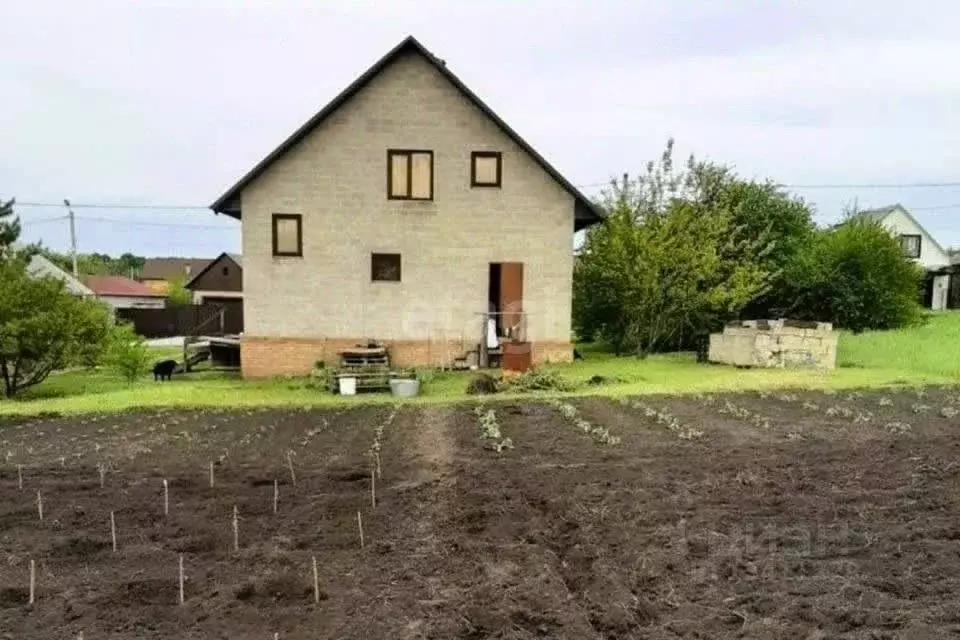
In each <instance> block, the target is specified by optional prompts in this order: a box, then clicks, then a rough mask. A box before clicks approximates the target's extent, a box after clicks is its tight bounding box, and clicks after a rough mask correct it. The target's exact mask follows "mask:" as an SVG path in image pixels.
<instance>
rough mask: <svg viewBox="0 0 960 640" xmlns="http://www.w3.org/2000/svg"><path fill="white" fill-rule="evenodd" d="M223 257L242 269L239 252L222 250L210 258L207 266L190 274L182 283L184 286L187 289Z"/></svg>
mask: <svg viewBox="0 0 960 640" xmlns="http://www.w3.org/2000/svg"><path fill="white" fill-rule="evenodd" d="M224 258H226V259H227V260H232V261H233V262H234V264H236V265H237V266H238V267H240V268H241V269H243V258H242V257H241V256H240V254H239V253H227V252H226V251H224V252H223V253H221V254H220V255H218V256H217V257H216V258H214V259H213V260H211V261H210V263H209V264H207V266H205V267H204V268H203V269H200V271H198V272H197V273H196V275H194V276H192V277H191V278H190V279H189V280H187V282H186V284H184V285H183V286H184V288H185V289H189V288H190V287H191V285H193V283H194V282H195V281H196V280H198V279H199V278H200V276H202V275H203V274H205V273H206V272H207V271H209V270H210V269H212V268H213V266H214V265H215V264H217V263H218V262H220V261H221V260H223V259H224Z"/></svg>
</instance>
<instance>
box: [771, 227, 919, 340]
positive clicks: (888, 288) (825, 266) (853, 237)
mask: <svg viewBox="0 0 960 640" xmlns="http://www.w3.org/2000/svg"><path fill="white" fill-rule="evenodd" d="M922 275H923V274H922V271H921V269H920V268H919V267H918V266H917V265H915V264H914V263H913V262H911V261H910V260H908V259H907V258H905V257H904V255H903V252H902V250H901V249H900V244H899V242H898V241H897V239H896V238H894V237H893V236H892V235H891V234H890V233H889V232H888V231H887V230H886V229H884V228H883V227H882V226H881V225H880V224H879V223H877V222H874V221H872V220H868V219H866V218H863V217H858V216H855V215H854V216H850V217H848V220H847V221H846V222H844V223H843V224H840V225H838V226H836V227H834V228H832V229H825V230H823V231H820V232H818V233H817V234H816V236H815V237H814V239H813V240H812V241H811V242H810V243H809V244H808V245H807V246H806V247H805V248H804V249H803V250H802V251H800V252H799V253H798V254H797V256H796V257H795V259H794V260H793V263H792V264H791V265H790V267H789V268H788V271H787V275H786V278H785V282H786V283H788V284H787V285H786V291H785V294H786V297H787V298H790V299H792V303H791V304H790V306H789V308H788V309H787V313H788V314H789V315H790V316H791V317H795V318H799V319H807V320H820V321H829V322H833V323H834V324H836V325H837V326H838V327H841V328H845V329H850V330H852V331H855V332H859V331H864V330H866V329H894V328H898V327H904V326H909V325H911V324H914V323H916V322H917V321H918V320H919V319H920V313H921V312H920V306H919V304H918V302H917V290H918V287H919V285H920V279H921V277H922Z"/></svg>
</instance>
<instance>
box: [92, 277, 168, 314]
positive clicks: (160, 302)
mask: <svg viewBox="0 0 960 640" xmlns="http://www.w3.org/2000/svg"><path fill="white" fill-rule="evenodd" d="M84 282H85V283H86V285H87V286H88V287H89V288H90V289H91V290H92V291H93V293H94V295H96V296H97V298H98V299H99V300H102V301H104V302H106V303H107V304H109V305H110V307H111V308H112V309H163V308H164V306H166V297H165V296H164V295H163V294H159V293H156V292H154V291H153V290H152V289H150V287H148V286H147V285H145V284H143V283H141V282H137V281H136V280H132V279H130V278H127V277H125V276H86V277H85V278H84Z"/></svg>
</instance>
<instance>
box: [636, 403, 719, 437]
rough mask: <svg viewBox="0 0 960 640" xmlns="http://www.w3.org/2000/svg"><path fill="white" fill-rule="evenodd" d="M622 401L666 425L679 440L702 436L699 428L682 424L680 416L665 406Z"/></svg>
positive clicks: (658, 422)
mask: <svg viewBox="0 0 960 640" xmlns="http://www.w3.org/2000/svg"><path fill="white" fill-rule="evenodd" d="M623 402H624V403H625V404H626V405H627V406H629V407H632V408H634V409H636V410H637V411H641V412H642V413H643V415H644V416H645V417H647V418H649V419H651V420H654V421H655V422H656V423H657V424H659V425H662V426H664V427H666V428H667V430H668V431H670V432H671V433H674V434H676V436H677V437H678V438H680V439H681V440H698V439H700V438H702V437H703V431H702V430H701V429H695V428H694V427H691V426H688V425H685V424H683V423H682V422H681V421H680V418H678V417H677V416H675V415H673V414H672V413H670V412H669V411H667V409H666V408H663V409H655V408H654V407H651V406H650V405H648V404H646V403H644V402H639V401H637V400H624V401H623ZM708 404H710V403H708Z"/></svg>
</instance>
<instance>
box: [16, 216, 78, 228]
mask: <svg viewBox="0 0 960 640" xmlns="http://www.w3.org/2000/svg"><path fill="white" fill-rule="evenodd" d="M69 217H70V216H57V217H56V218H39V219H37V220H21V221H20V226H26V225H30V224H44V223H46V222H60V221H62V220H67V219H69Z"/></svg>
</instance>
